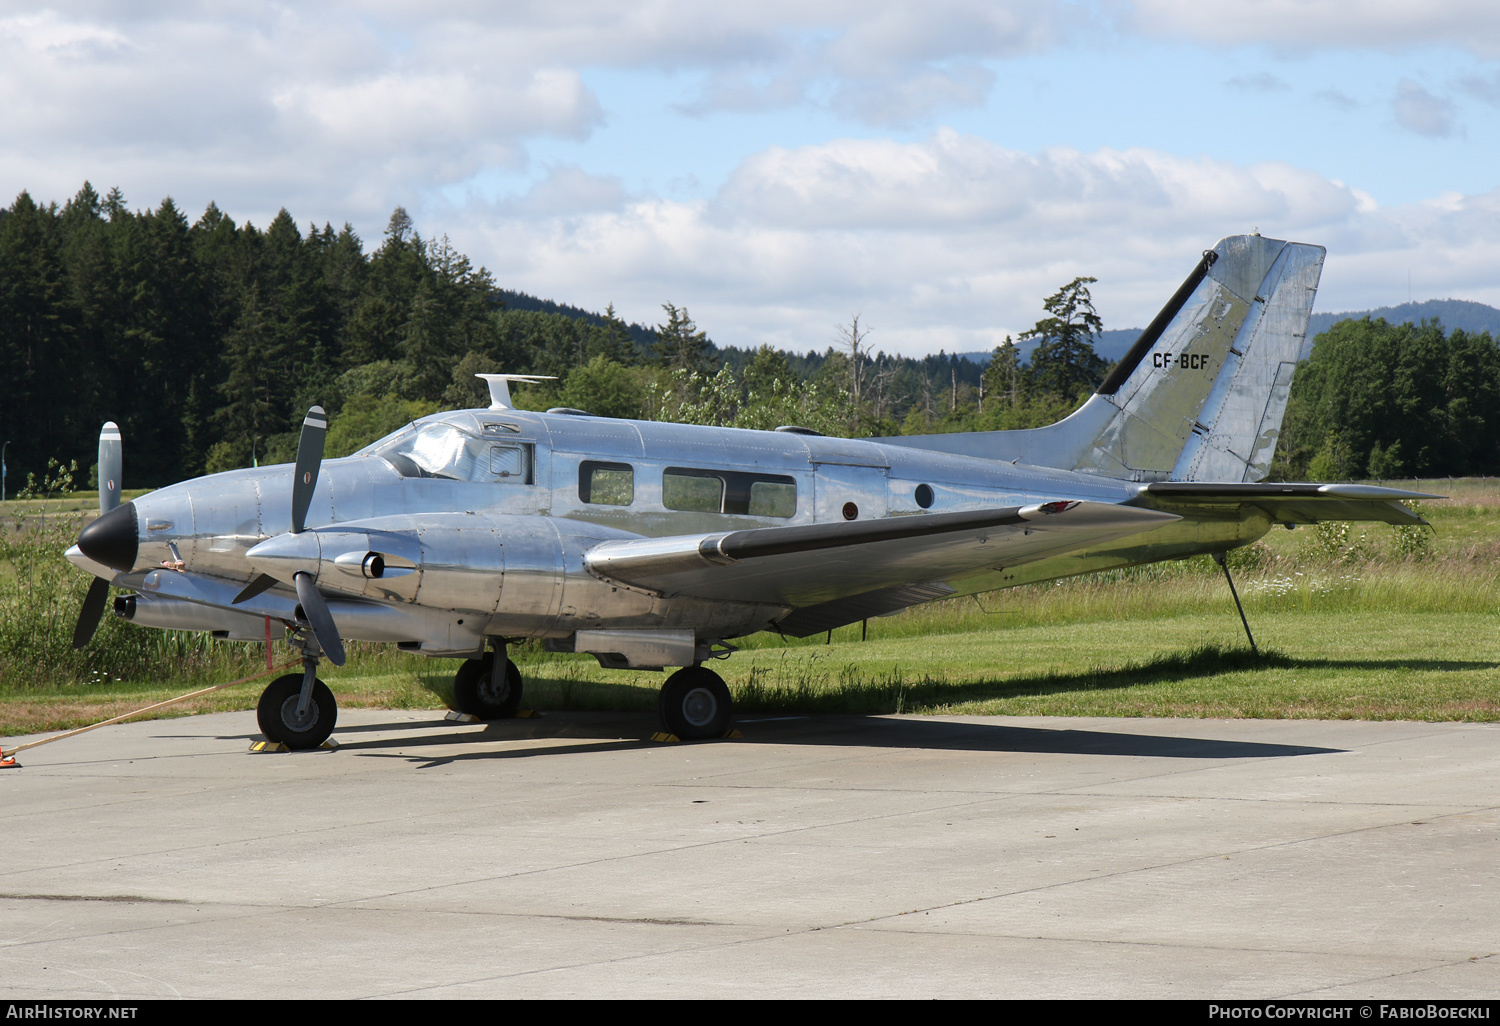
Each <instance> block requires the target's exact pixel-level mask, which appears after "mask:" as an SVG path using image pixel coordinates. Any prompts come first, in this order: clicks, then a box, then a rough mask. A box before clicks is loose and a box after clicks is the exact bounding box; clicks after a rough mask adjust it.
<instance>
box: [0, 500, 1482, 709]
mask: <svg viewBox="0 0 1500 1026" xmlns="http://www.w3.org/2000/svg"><path fill="white" fill-rule="evenodd" d="M1398 484H1401V483H1398ZM1405 484H1406V486H1408V487H1413V488H1415V489H1417V490H1422V491H1431V492H1438V493H1441V494H1447V495H1451V496H1452V498H1451V499H1447V500H1440V501H1431V502H1428V503H1426V504H1424V506H1423V513H1424V515H1425V516H1427V517H1428V519H1429V520H1431V521H1432V523H1433V525H1434V527H1435V528H1436V533H1435V534H1433V533H1427V532H1423V533H1422V537H1421V538H1420V539H1418V541H1420V542H1421V544H1415V548H1414V547H1413V546H1414V543H1413V542H1412V537H1413V536H1412V535H1410V534H1408V536H1407V538H1406V540H1405V541H1404V542H1403V541H1402V540H1401V537H1400V535H1399V534H1398V533H1397V532H1396V531H1393V530H1392V529H1391V528H1389V527H1386V526H1385V525H1380V524H1374V525H1350V526H1349V528H1348V530H1347V531H1344V530H1342V529H1341V528H1337V527H1332V526H1330V527H1325V528H1320V529H1309V528H1300V529H1298V530H1296V531H1291V532H1288V531H1284V530H1280V529H1277V530H1274V531H1272V532H1271V534H1270V535H1268V536H1267V537H1266V538H1265V539H1264V540H1263V541H1261V542H1258V543H1256V544H1255V545H1253V546H1249V547H1247V548H1246V549H1242V550H1238V551H1237V552H1235V553H1232V554H1231V566H1232V567H1233V568H1234V572H1235V576H1236V582H1237V584H1238V586H1239V588H1240V593H1241V596H1242V597H1243V598H1244V600H1245V606H1246V612H1247V615H1248V616H1249V618H1250V623H1251V627H1252V629H1253V630H1254V632H1255V637H1256V640H1257V642H1258V643H1259V645H1260V648H1261V653H1260V654H1259V655H1258V656H1257V655H1252V654H1251V652H1250V650H1249V647H1248V645H1247V643H1246V641H1245V637H1244V633H1243V630H1242V628H1241V626H1240V622H1239V618H1238V616H1237V614H1236V612H1235V609H1234V605H1233V603H1232V601H1231V599H1230V597H1229V591H1228V588H1227V587H1226V585H1225V583H1224V579H1223V577H1222V575H1221V574H1220V571H1219V570H1218V568H1217V566H1215V565H1214V564H1213V563H1212V562H1211V561H1210V560H1208V559H1207V558H1206V557H1202V558H1198V559H1194V560H1186V561H1183V562H1179V563H1170V564H1156V565H1152V566H1146V567H1137V568H1132V569H1129V570H1123V571H1112V572H1110V573H1106V574H1096V575H1090V576H1087V577H1081V578H1075V579H1068V580H1063V581H1057V582H1051V583H1047V584H1040V585H1033V586H1029V587H1025V588H1017V589H1014V590H1011V591H1005V592H998V593H995V594H991V595H984V596H980V597H979V598H978V599H977V600H976V599H967V598H966V599H961V600H959V599H950V600H947V601H944V602H938V603H932V604H930V605H927V606H922V607H918V608H916V609H913V610H909V611H907V612H904V613H902V614H899V615H897V616H892V617H884V618H879V619H875V620H871V621H870V622H869V623H868V624H867V625H865V630H866V632H867V636H868V640H864V641H862V640H861V631H862V626H861V625H860V624H855V625H852V626H849V627H844V628H841V629H839V630H836V631H834V632H833V633H832V636H831V638H827V637H825V636H823V635H819V636H817V637H814V638H807V639H800V640H795V639H793V640H789V639H783V638H780V637H778V636H776V635H774V634H760V635H755V636H754V637H751V638H745V639H739V640H738V641H736V642H735V644H737V645H738V646H739V647H740V649H741V651H739V652H738V653H737V654H736V655H735V656H734V657H733V658H731V659H729V660H726V661H722V662H715V663H714V664H712V665H713V668H714V669H715V670H717V671H718V672H720V673H721V674H723V676H724V678H725V680H726V681H727V682H728V684H729V686H730V689H731V692H732V693H733V695H734V697H735V702H736V706H737V708H738V710H739V711H740V712H742V713H745V714H752V715H753V714H756V713H789V712H849V713H890V712H906V713H934V712H950V713H976V714H981V713H982V714H1002V713H1003V714H1010V715H1043V714H1047V715H1090V716H1216V717H1320V718H1324V717H1326V718H1360V719H1417V720H1433V719H1462V720H1500V483H1497V482H1495V481H1454V482H1446V481H1441V482H1411V483H1405ZM75 498H76V497H75ZM53 501H56V502H59V503H66V502H67V500H53ZM77 505H81V506H82V508H84V509H87V508H88V507H89V503H88V502H87V501H84V502H82V503H78V504H77ZM34 509H35V507H34V505H33V507H32V510H33V511H32V512H30V513H29V514H28V515H26V516H25V518H24V519H25V528H24V529H23V530H19V531H18V530H15V529H14V528H12V529H11V530H9V531H5V532H3V533H0V545H4V546H6V548H5V549H4V550H3V551H0V736H15V735H17V734H20V733H31V732H37V731H43V730H54V729H63V728H67V727H73V726H80V725H83V724H85V723H89V722H94V721H97V720H99V719H103V718H106V717H107V716H111V715H116V714H118V713H120V712H123V711H126V710H128V709H131V708H136V707H139V706H143V705H147V704H149V703H151V702H153V701H160V700H162V699H164V698H167V697H171V696H173V695H176V694H180V693H183V692H186V691H189V690H192V689H193V688H195V687H202V686H204V685H206V684H211V683H216V682H218V681H223V680H227V679H231V678H234V677H238V676H241V675H244V674H247V673H253V672H255V670H256V669H257V668H263V667H264V653H263V650H262V649H261V648H260V647H259V646H255V645H243V644H223V643H217V642H213V641H211V640H208V639H206V638H204V637H201V636H197V635H185V634H174V633H170V632H161V631H146V630H141V629H138V628H132V627H130V626H128V625H126V624H123V623H121V622H118V621H115V620H113V618H106V621H105V623H104V625H103V627H102V628H101V630H100V634H99V637H98V638H96V641H95V643H94V644H93V645H92V646H91V647H90V649H89V650H88V651H86V652H84V653H81V654H80V653H72V652H71V650H69V649H68V648H67V645H66V639H67V636H68V635H69V634H70V633H71V630H72V624H73V620H74V619H75V618H76V615H77V612H76V611H77V608H78V605H77V603H78V602H79V601H81V598H82V593H83V590H84V588H85V587H86V586H87V581H86V580H85V579H83V577H82V575H81V574H77V573H76V572H74V571H72V570H71V568H68V567H66V566H65V565H63V566H61V567H59V566H58V565H57V564H58V563H60V560H56V559H50V557H49V558H48V559H42V558H39V557H38V556H37V554H36V551H37V550H36V548H35V547H34V546H32V545H31V544H30V543H31V542H33V541H40V542H45V545H46V546H50V548H48V550H47V551H51V548H56V547H57V545H58V544H59V543H60V542H62V541H65V540H67V539H68V538H70V537H71V535H70V533H69V532H71V533H73V534H76V530H77V514H76V513H70V512H68V511H67V510H64V509H61V508H59V509H56V510H53V509H49V510H47V513H48V516H47V517H45V518H44V519H37V518H36V516H35V512H34ZM54 513H56V514H59V515H57V516H53V515H52V514H54ZM70 518H71V519H70ZM0 523H3V521H0ZM7 526H9V525H7ZM64 547H65V546H64ZM59 551H60V549H59ZM39 596H41V597H39ZM349 649H350V661H349V665H347V666H345V667H343V668H334V667H329V666H326V665H325V667H324V670H325V671H327V672H326V673H324V674H323V675H324V677H325V679H326V680H327V681H328V683H329V685H330V687H332V688H333V690H334V692H335V693H336V694H337V695H338V696H339V700H340V703H341V704H342V705H344V706H346V707H351V706H365V707H382V708H431V709H434V710H436V709H440V708H442V707H443V705H444V704H445V701H446V699H447V698H448V697H449V688H450V686H451V679H452V674H453V672H454V670H455V669H456V668H457V666H458V663H457V662H456V661H453V660H437V661H430V660H424V659H421V658H419V657H414V656H407V655H404V654H402V653H399V652H396V651H395V650H394V649H393V648H391V647H389V646H376V645H363V644H359V643H353V644H351V645H350V646H349ZM290 655H291V653H290V650H288V649H286V648H285V646H278V650H277V655H276V658H277V659H278V661H280V660H284V659H286V658H288V657H290ZM512 655H513V657H514V658H515V659H516V661H517V663H518V664H519V665H520V668H521V672H522V674H523V677H524V678H525V680H526V689H527V699H526V703H525V704H526V705H528V706H530V707H533V708H538V709H556V710H640V711H649V710H654V708H655V706H656V697H657V689H658V688H659V687H660V683H661V680H662V675H661V674H656V673H630V672H622V671H608V670H603V669H600V668H599V667H598V665H597V664H596V663H595V662H594V661H593V660H592V659H591V658H589V657H585V656H574V655H558V654H551V653H546V652H544V651H542V650H541V649H540V647H539V646H535V645H523V646H516V647H515V648H513V650H512ZM262 686H263V683H259V684H258V683H251V684H247V685H245V686H244V687H242V688H238V689H234V690H230V691H225V692H220V693H217V694H215V695H212V696H209V697H207V698H204V699H200V700H195V701H194V702H193V703H191V704H189V705H187V706H184V707H183V708H182V709H181V710H179V712H178V714H183V713H188V712H207V711H222V710H229V709H248V708H253V707H254V704H255V700H256V698H257V696H258V695H259V692H260V688H261V687H262Z"/></svg>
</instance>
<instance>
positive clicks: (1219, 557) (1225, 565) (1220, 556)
mask: <svg viewBox="0 0 1500 1026" xmlns="http://www.w3.org/2000/svg"><path fill="white" fill-rule="evenodd" d="M1214 562H1215V563H1217V564H1219V569H1220V570H1223V571H1224V580H1226V581H1228V582H1229V594H1231V595H1233V596H1234V608H1236V609H1238V610H1239V611H1240V623H1242V624H1244V625H1245V637H1247V638H1249V639H1250V651H1251V652H1252V653H1253V654H1255V655H1260V649H1258V648H1256V647H1255V635H1253V634H1251V633H1250V621H1249V620H1247V619H1245V607H1244V606H1242V605H1241V604H1240V593H1239V592H1238V591H1235V589H1234V578H1233V577H1231V576H1229V561H1228V560H1226V559H1225V558H1224V553H1222V552H1215V553H1214Z"/></svg>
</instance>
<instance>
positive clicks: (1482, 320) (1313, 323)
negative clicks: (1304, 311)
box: [1307, 299, 1500, 337]
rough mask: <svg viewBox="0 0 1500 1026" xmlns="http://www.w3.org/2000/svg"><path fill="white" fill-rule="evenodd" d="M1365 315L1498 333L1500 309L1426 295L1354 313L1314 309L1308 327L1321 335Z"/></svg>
mask: <svg viewBox="0 0 1500 1026" xmlns="http://www.w3.org/2000/svg"><path fill="white" fill-rule="evenodd" d="M1365 317H1370V318H1372V319H1379V318H1384V319H1385V320H1388V321H1390V322H1391V323H1392V324H1404V323H1408V322H1409V323H1411V324H1421V323H1422V322H1423V321H1428V320H1438V321H1441V322H1442V325H1443V327H1445V328H1447V329H1448V330H1449V331H1452V330H1453V329H1454V328H1462V329H1463V330H1464V331H1472V332H1480V331H1487V332H1489V333H1490V334H1491V335H1494V336H1496V337H1500V310H1496V309H1495V308H1494V307H1493V306H1486V305H1485V304H1483V303H1471V302H1470V301H1469V300H1467V299H1429V300H1427V301H1426V302H1422V303H1402V304H1401V305H1400V306H1382V307H1381V308H1380V309H1378V310H1361V311H1359V312H1357V313H1315V314H1313V315H1312V319H1311V320H1310V321H1308V326H1307V330H1308V331H1309V332H1311V333H1312V334H1314V335H1321V334H1322V333H1323V332H1325V331H1327V330H1328V329H1329V328H1331V327H1333V326H1334V325H1335V324H1337V323H1338V322H1339V321H1349V320H1360V319H1362V318H1365Z"/></svg>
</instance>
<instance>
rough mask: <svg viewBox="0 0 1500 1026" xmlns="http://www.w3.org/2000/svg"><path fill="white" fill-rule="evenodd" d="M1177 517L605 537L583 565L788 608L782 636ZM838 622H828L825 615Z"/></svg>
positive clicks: (1156, 514) (1046, 506)
mask: <svg viewBox="0 0 1500 1026" xmlns="http://www.w3.org/2000/svg"><path fill="white" fill-rule="evenodd" d="M1178 519H1180V518H1179V517H1178V516H1177V515H1175V514H1171V513H1165V512H1161V511H1157V510H1146V509H1140V508H1135V507H1130V506H1118V505H1114V504H1111V503H1101V502H1047V503H1041V504H1038V505H1032V506H1007V507H1001V508H994V509H984V510H973V511H966V512H961V513H938V514H922V515H915V516H904V517H888V518H885V519H882V520H868V521H859V522H854V523H832V524H811V525H808V526H802V527H773V528H759V529H754V530H747V531H732V532H727V533H717V534H701V535H686V536H678V537H672V538H650V539H642V540H640V541H614V542H605V543H604V544H602V545H599V546H596V547H595V548H593V549H591V550H590V551H589V552H588V553H587V554H586V555H585V556H584V562H585V564H586V566H587V567H588V569H589V570H590V571H591V572H593V573H595V574H597V575H599V576H601V577H605V578H608V579H610V580H614V581H619V582H620V583H622V584H627V585H632V586H635V587H639V588H648V589H650V590H652V591H656V592H660V593H662V594H663V595H668V596H675V595H684V596H692V597H696V598H704V599H715V600H719V601H738V602H754V603H760V604H764V605H778V606H788V607H791V609H792V610H793V612H792V613H791V614H790V615H789V616H788V617H784V618H783V619H782V620H781V621H779V624H780V625H781V627H782V629H783V630H785V631H786V633H788V634H797V633H807V634H811V633H815V632H816V631H819V630H823V629H825V628H826V627H827V626H837V625H838V624H843V623H850V622H853V621H854V620H859V619H862V618H863V617H865V616H875V615H879V614H880V613H884V612H892V611H894V610H896V609H901V608H904V607H906V606H910V605H915V604H916V603H919V602H925V601H929V600H931V599H934V598H939V597H941V596H943V595H946V594H951V593H952V591H953V590H954V589H953V588H951V587H949V586H948V585H946V584H945V583H944V582H945V581H946V580H947V579H948V578H951V577H956V576H959V575H962V574H966V573H972V572H973V571H975V570H981V569H985V568H995V567H1002V566H1016V565H1020V564H1024V563H1029V562H1032V561H1034V560H1038V559H1045V558H1047V557H1048V556H1054V555H1057V554H1059V553H1062V552H1068V551H1071V550H1073V549H1077V548H1081V547H1083V546H1086V545H1090V544H1096V543H1098V542H1102V541H1107V540H1109V539H1112V538H1120V537H1124V536H1126V535H1133V534H1140V533H1142V532H1144V531H1150V530H1153V529H1155V528H1157V527H1161V526H1162V525H1164V524H1168V523H1172V522H1174V521H1176V520H1178ZM834 621H836V622H834Z"/></svg>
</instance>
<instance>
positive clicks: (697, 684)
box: [657, 666, 734, 741]
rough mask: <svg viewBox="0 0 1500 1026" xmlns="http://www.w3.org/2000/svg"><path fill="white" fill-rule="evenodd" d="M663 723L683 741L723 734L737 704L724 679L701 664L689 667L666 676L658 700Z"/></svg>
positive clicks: (663, 725)
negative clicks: (730, 696) (731, 697)
mask: <svg viewBox="0 0 1500 1026" xmlns="http://www.w3.org/2000/svg"><path fill="white" fill-rule="evenodd" d="M657 712H658V713H659V714H660V716H661V725H662V727H664V728H665V729H666V731H667V733H669V734H676V735H677V736H678V737H679V738H681V739H682V740H684V741H700V740H703V739H704V738H710V737H723V736H724V732H725V731H727V730H728V729H729V724H730V722H731V721H732V720H733V719H734V703H733V702H731V701H730V698H729V688H728V687H727V686H725V684H724V678H723V677H720V676H719V675H718V674H717V673H715V672H714V671H712V670H705V669H704V668H703V667H701V666H688V667H684V668H683V669H681V670H678V671H677V672H676V673H674V674H672V676H670V677H668V678H667V681H666V683H665V684H663V685H662V686H661V697H660V698H659V699H658V700H657Z"/></svg>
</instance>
